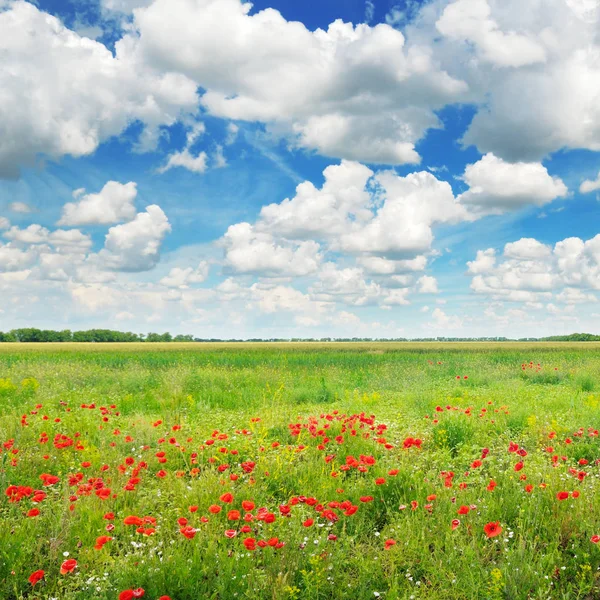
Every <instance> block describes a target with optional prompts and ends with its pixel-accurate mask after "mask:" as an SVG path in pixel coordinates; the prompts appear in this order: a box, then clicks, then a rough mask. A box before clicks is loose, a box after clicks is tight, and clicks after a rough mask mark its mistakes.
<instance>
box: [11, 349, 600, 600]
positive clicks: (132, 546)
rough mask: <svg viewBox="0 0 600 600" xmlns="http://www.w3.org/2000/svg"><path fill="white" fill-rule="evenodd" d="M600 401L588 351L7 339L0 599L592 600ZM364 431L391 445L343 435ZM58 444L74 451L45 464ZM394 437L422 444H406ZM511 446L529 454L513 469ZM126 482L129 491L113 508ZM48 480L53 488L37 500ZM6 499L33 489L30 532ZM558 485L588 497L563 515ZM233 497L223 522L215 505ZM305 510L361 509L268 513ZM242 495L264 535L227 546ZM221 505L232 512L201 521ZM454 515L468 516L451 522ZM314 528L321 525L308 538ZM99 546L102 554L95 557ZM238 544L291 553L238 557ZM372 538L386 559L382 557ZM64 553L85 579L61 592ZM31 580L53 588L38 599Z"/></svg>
mask: <svg viewBox="0 0 600 600" xmlns="http://www.w3.org/2000/svg"><path fill="white" fill-rule="evenodd" d="M530 362H531V363H532V366H531V368H530V366H529V365H530ZM438 363H441V364H438ZM538 363H539V364H540V365H541V366H540V367H539V368H538V367H537V365H538ZM523 366H524V368H523ZM457 376H459V377H460V379H457ZM465 376H467V379H464V377H465ZM599 391H600V345H599V344H593V343H587V344H566V343H559V344H546V343H535V344H513V343H506V344H504V343H503V344H482V343H476V344H469V343H453V344H447V345H444V344H428V343H421V344H419V343H414V344H411V343H408V344H401V343H382V344H373V343H364V344H361V343H358V344H319V343H314V344H286V343H278V344H255V345H251V344H123V345H118V344H106V345H103V344H27V345H22V344H0V415H1V418H0V443H4V444H5V446H4V447H3V449H2V452H1V453H0V492H2V499H0V598H2V599H3V600H16V599H21V598H45V599H49V598H60V599H61V600H63V599H64V600H75V599H77V600H79V599H83V598H98V599H101V600H103V599H113V598H118V597H119V593H120V592H121V591H123V590H127V589H135V588H138V587H141V588H143V589H144V590H145V595H144V598H150V599H152V600H154V599H158V598H159V597H160V596H161V595H168V596H169V597H170V598H172V599H173V600H184V599H185V600H187V599H189V600H196V599H198V598H211V599H215V600H216V599H219V600H229V599H233V598H253V599H263V598H264V599H287V598H291V599H301V600H316V599H323V600H324V599H329V598H352V599H354V598H358V599H363V598H364V599H367V598H377V597H380V598H384V599H405V598H406V599H409V598H415V599H418V598H423V599H425V598H427V599H434V600H436V599H446V598H447V599H457V600H458V599H465V598H506V599H520V598H523V599H526V598H535V599H537V598H539V599H542V598H559V599H571V598H586V599H592V598H598V597H600V581H599V577H600V547H599V546H600V544H599V545H596V544H594V543H592V542H591V541H590V538H591V536H592V535H596V534H600V503H599V502H598V498H599V494H600V482H599V480H598V466H597V465H596V464H595V461H596V459H600V442H599V438H598V437H596V436H595V435H589V432H590V430H589V428H591V431H592V432H593V431H594V430H597V429H600V393H599ZM40 404H41V405H42V407H41V408H40V409H37V410H36V409H35V406H36V405H40ZM82 404H85V405H88V406H89V405H90V404H95V406H96V407H95V408H94V409H89V408H81V405H82ZM111 405H114V406H115V407H116V408H114V409H111V408H110V406H111ZM447 406H449V407H450V409H447V408H446V407H447ZM100 407H104V408H106V409H107V410H106V411H105V413H106V414H105V415H103V414H102V413H101V411H100V410H99V408H100ZM437 407H439V410H436V408H437ZM482 409H483V410H482ZM484 411H485V412H484ZM117 412H118V413H119V414H116V413H117ZM361 414H363V415H365V417H363V421H364V420H365V419H366V418H370V416H371V415H375V417H374V422H375V423H377V424H380V423H383V424H385V425H386V426H387V428H386V429H381V430H378V431H372V430H371V428H372V427H373V426H372V425H370V424H368V423H364V422H363V423H362V425H363V428H362V429H361V428H360V424H361V423H360V419H359V420H354V421H352V420H350V421H349V420H348V416H349V415H361ZM23 415H28V416H27V418H26V421H25V425H22V424H21V423H22V417H23ZM342 415H346V417H345V418H344V419H342ZM44 416H47V417H48V418H47V419H46V420H45V419H44V418H43V417H44ZM103 417H104V418H106V419H107V420H106V421H103V420H102V419H103ZM310 417H315V421H314V427H312V428H302V429H301V433H300V436H299V437H296V436H294V435H292V430H291V429H290V427H289V426H290V425H291V424H297V423H304V424H308V423H309V421H308V419H309V418H310ZM55 419H60V421H59V422H55ZM256 419H260V420H256ZM158 420H162V424H160V425H157V426H153V424H156V422H157V421H158ZM351 424H354V427H353V426H352V425H351ZM174 425H177V426H179V425H180V426H181V429H180V430H175V431H173V429H172V427H173V426H174ZM326 425H329V429H326V428H325V426H326ZM344 427H345V428H346V431H344ZM580 428H583V433H582V435H581V436H579V433H580ZM352 429H355V431H356V435H352V433H351V430H352ZM244 430H245V433H244ZM311 431H312V433H311ZM42 432H45V433H47V434H48V438H49V441H48V442H44V443H40V436H41V434H42ZM215 432H217V433H215ZM319 432H321V433H320V434H319ZM551 432H553V433H555V434H556V436H555V437H554V438H553V439H551V438H550V437H549V434H551ZM220 433H223V434H226V435H227V438H226V439H222V440H219V439H218V436H219V434H220ZM365 433H368V434H369V437H365V436H364V434H365ZM57 434H64V435H66V436H68V437H69V438H71V439H72V440H73V441H74V443H75V444H76V443H77V442H81V444H82V446H83V448H82V449H80V450H77V449H76V448H75V446H74V445H73V446H69V447H66V448H62V449H57V448H55V447H54V445H53V442H54V436H55V435H57ZM77 434H78V435H77ZM313 434H316V435H317V437H314V436H313ZM323 435H326V436H327V437H328V438H329V441H328V442H325V443H324V442H323ZM126 436H131V441H126ZM337 436H342V437H341V438H339V441H336V437H337ZM408 436H411V437H413V438H420V439H421V440H422V446H421V448H417V447H412V448H408V449H405V448H403V441H404V440H405V438H407V437H408ZM163 438H164V441H161V439H163ZM169 438H175V441H176V443H170V442H169ZM378 438H385V442H386V443H387V444H388V445H391V446H392V447H390V448H386V447H385V445H384V443H378V442H377V439H378ZM567 438H569V440H570V441H571V442H572V443H567V441H566V440H567ZM210 439H214V440H215V443H214V444H212V445H207V444H206V441H207V440H210ZM9 440H13V442H12V443H11V442H9ZM510 442H514V443H516V444H518V445H519V446H520V447H522V448H525V449H526V451H527V456H525V457H523V458H521V457H519V456H517V455H516V454H514V453H510V452H508V448H509V443H510ZM320 445H322V446H321V447H319V446H320ZM548 446H552V447H553V451H552V452H548V451H547V447H548ZM302 447H303V448H302ZM219 448H224V449H226V450H227V452H220V451H219ZM483 448H487V449H488V450H489V454H488V455H487V457H486V458H484V459H483V460H482V465H481V466H479V467H475V468H473V467H472V466H471V465H472V463H473V461H474V460H477V459H481V455H482V449H483ZM15 449H16V450H17V452H16V453H14V450H15ZM161 450H162V451H164V452H165V457H166V458H167V462H165V463H159V460H158V458H157V456H156V454H157V452H159V451H161ZM232 450H233V451H234V452H235V453H234V454H232V453H231V451H232ZM361 455H363V456H372V457H373V458H374V459H375V464H374V465H367V466H366V468H367V470H366V472H360V471H359V470H357V469H356V468H350V469H349V470H347V471H345V470H343V468H340V467H342V466H343V465H344V464H345V463H346V457H348V456H352V457H355V458H359V457H360V456H361ZM553 455H556V456H557V458H556V459H555V460H556V463H555V464H556V466H554V463H553V460H552V456H553ZM44 456H47V458H44ZM127 457H131V458H132V459H133V465H127V464H126V462H125V459H126V458H127ZM326 457H328V461H326V460H325V458H326ZM329 457H331V459H330V460H329ZM562 457H564V459H563V458H562ZM580 459H584V460H587V461H588V463H587V464H585V465H580V464H578V461H579V460H580ZM519 460H522V461H523V462H524V468H523V470H521V471H518V472H517V471H515V470H514V466H515V464H516V463H517V462H518V461H519ZM140 461H142V462H144V463H146V465H147V466H143V465H142V466H141V467H140ZM247 461H253V462H254V463H255V466H254V469H253V471H252V473H247V472H246V471H245V470H244V468H243V467H242V463H244V464H246V463H247ZM84 462H89V463H90V466H89V467H83V466H82V463H84ZM102 465H107V466H108V467H109V469H108V470H106V471H103V470H102V469H101V467H102ZM119 465H122V471H120V470H119ZM219 465H228V466H227V468H226V469H224V470H221V471H219V468H218V467H219ZM136 467H140V468H139V479H140V481H139V483H137V484H136V485H135V486H134V488H135V489H134V490H131V491H126V490H125V489H124V488H125V486H126V485H127V483H128V481H130V480H131V477H132V469H134V468H136ZM194 469H198V471H197V472H196V471H194ZM569 469H571V470H575V471H574V472H575V473H578V472H585V474H586V475H585V477H582V481H580V480H579V479H578V478H577V477H576V476H574V474H573V472H570V471H569ZM161 470H164V471H165V476H164V477H159V476H157V474H158V473H159V472H160V471H161ZM390 470H393V471H392V472H396V471H397V473H395V474H393V475H389V474H388V473H389V471H390ZM448 471H452V472H454V473H455V475H454V478H453V481H452V487H446V486H445V485H444V482H445V480H446V477H445V476H443V475H441V473H442V472H448ZM332 472H333V474H334V475H335V476H332ZM467 472H468V473H469V474H468V475H467ZM42 473H50V474H52V475H57V476H58V477H59V478H60V481H59V482H58V483H56V484H54V485H50V486H47V487H44V486H42V481H40V479H39V475H40V474H42ZM77 473H82V474H83V477H82V480H81V481H80V482H75V481H71V483H73V485H70V482H69V479H70V478H71V477H72V476H73V475H75V474H77ZM231 474H234V475H237V476H238V477H237V479H236V480H235V481H232V480H231V479H230V475H231ZM523 475H525V476H526V479H522V478H521V476H523ZM380 477H382V478H384V479H385V482H384V483H383V484H382V485H377V484H376V483H375V480H376V479H377V478H380ZM491 479H493V480H494V481H495V482H496V484H497V485H496V487H495V489H494V490H493V491H488V490H487V486H488V484H489V482H490V480H491ZM90 480H91V484H90V486H89V487H85V486H84V484H86V482H87V483H90ZM461 483H462V484H467V485H466V486H461V485H460V484H461ZM528 484H531V485H532V486H533V489H532V491H531V492H530V493H529V492H527V491H526V490H525V486H526V485H528ZM540 484H544V485H545V487H540ZM10 485H17V486H18V485H21V486H30V487H31V488H32V490H44V491H45V492H46V493H47V497H46V498H45V499H44V500H43V501H42V502H40V503H39V504H38V505H37V507H38V508H39V510H40V515H39V516H36V517H32V518H29V517H27V516H26V515H27V512H28V511H29V510H30V509H31V508H32V507H34V506H35V505H34V504H33V503H32V501H31V496H29V497H24V498H23V499H22V500H21V501H20V502H9V498H8V496H6V495H5V493H4V491H5V490H6V489H7V488H9V486H10ZM82 486H84V487H82ZM93 486H96V487H97V488H101V487H105V488H110V490H111V497H109V498H107V499H106V500H102V499H100V498H99V497H98V496H96V494H95V489H96V488H94V487H93ZM563 490H566V491H569V492H573V491H577V492H579V494H580V495H579V497H577V498H574V497H572V496H570V497H569V498H568V499H566V500H564V501H559V500H557V498H556V494H557V493H558V492H559V491H563ZM225 492H231V493H232V494H233V496H234V501H233V504H232V505H231V507H229V506H226V505H225V504H224V503H223V502H222V501H220V500H219V498H220V496H221V495H222V494H223V493H225ZM88 493H89V495H88ZM112 495H114V496H115V497H112ZM432 495H435V496H436V498H435V499H434V500H427V498H428V497H430V496H432ZM299 496H305V497H309V498H310V497H314V498H316V499H317V500H318V502H319V503H321V504H323V505H324V506H323V510H324V509H326V508H327V504H328V503H329V502H336V501H337V502H343V501H345V500H348V501H349V503H350V504H351V505H352V506H358V510H357V511H356V513H355V514H352V515H345V514H343V513H344V510H343V509H340V508H339V507H336V505H335V504H334V508H333V510H334V512H335V513H336V516H337V518H338V520H337V521H335V522H332V521H330V520H329V519H328V518H327V515H326V514H323V511H315V509H314V507H311V506H309V505H308V504H306V503H304V502H298V503H297V504H293V505H290V506H291V512H290V516H289V517H286V516H282V515H281V514H280V508H279V507H280V506H281V505H287V504H290V500H291V499H292V498H294V497H299ZM364 496H372V497H373V501H371V502H366V503H364V502H361V500H360V498H361V497H364ZM72 497H75V498H76V500H74V501H73V500H71V498H72ZM246 499H247V500H253V501H254V502H255V503H256V509H258V508H259V507H265V508H267V509H268V510H269V511H270V512H272V513H273V514H275V515H276V519H275V521H274V522H273V523H268V522H265V521H263V520H254V521H252V522H250V523H249V526H250V527H251V528H252V531H251V532H250V533H241V532H240V527H241V525H240V524H239V523H237V522H234V521H227V518H226V513H227V511H228V510H229V509H230V508H235V509H240V503H241V501H242V500H246ZM411 502H416V503H418V506H417V507H416V508H415V509H414V510H413V508H412V506H411ZM213 504H219V505H221V506H223V507H224V508H225V510H223V511H222V512H221V513H219V514H218V515H213V514H211V513H210V512H209V511H208V507H209V506H210V505H213ZM426 505H431V506H428V507H427V508H426ZM461 505H465V506H469V505H472V506H473V507H474V508H473V509H472V510H471V511H470V512H469V513H468V514H466V515H458V514H457V511H458V508H459V507H460V506H461ZM190 506H198V511H197V512H193V513H192V512H190V511H189V507H190ZM402 507H405V508H402ZM256 509H255V510H254V511H252V514H254V516H255V517H256V515H257V514H258V513H257V510H256ZM107 512H114V514H115V519H114V521H112V522H113V523H114V530H113V531H111V532H107V531H106V525H107V523H108V521H107V520H105V519H104V518H103V515H104V514H105V513H107ZM242 514H243V511H242ZM128 515H137V516H141V517H143V516H152V517H154V518H156V532H155V533H154V534H153V535H151V536H149V537H148V536H144V535H142V534H139V533H136V532H135V527H131V526H126V525H124V524H123V519H124V518H125V517H126V516H128ZM181 517H185V518H187V519H188V521H189V525H190V526H192V527H193V528H194V529H197V531H196V533H195V536H194V538H193V539H187V538H186V537H185V536H184V535H183V534H182V533H181V532H180V529H181V527H182V526H181V525H179V524H178V519H179V518H181ZM201 517H206V518H207V519H208V520H207V522H202V520H201ZM309 517H310V518H313V519H314V520H315V524H314V525H312V526H311V527H304V526H303V525H302V523H303V522H304V521H305V520H306V519H307V518H309ZM456 518H458V519H460V521H461V523H460V525H459V526H458V527H457V528H456V529H455V530H452V528H451V522H452V520H453V519H456ZM496 521H498V522H499V523H500V525H501V527H502V534H501V535H499V536H498V537H494V538H490V539H488V538H487V537H486V535H485V534H484V529H483V528H484V525H485V524H486V523H489V522H496ZM229 528H234V529H236V531H238V534H237V535H236V537H234V538H233V539H229V538H227V537H226V536H225V535H224V532H225V530H226V529H229ZM101 535H109V536H111V537H113V540H111V541H110V542H108V543H107V544H106V545H105V546H104V547H103V548H102V550H95V549H94V544H95V541H96V539H97V538H98V536H101ZM329 535H335V536H336V537H337V539H336V540H335V541H333V540H329V539H328V536H329ZM248 537H252V538H253V539H255V540H256V542H259V541H261V542H262V541H263V540H269V539H272V538H275V537H276V538H278V541H280V542H283V543H284V546H283V547H280V548H274V547H270V546H267V547H265V548H260V547H257V548H256V550H246V548H245V547H244V545H243V543H242V541H243V539H245V538H248ZM385 540H394V541H395V542H396V544H395V545H392V546H390V548H389V549H387V550H386V549H385V543H384V542H385ZM67 552H68V553H69V558H75V559H76V560H77V567H76V569H75V570H74V571H73V572H72V573H68V574H65V575H61V574H60V573H59V569H60V566H61V563H62V562H63V561H64V560H65V558H66V557H65V555H64V553H67ZM37 569H43V570H44V571H45V576H44V579H42V580H41V581H40V582H39V583H37V584H36V585H35V586H33V587H32V586H31V584H30V583H29V582H28V580H27V578H28V577H29V575H30V574H31V573H32V572H33V571H35V570H37ZM377 594H379V596H377Z"/></svg>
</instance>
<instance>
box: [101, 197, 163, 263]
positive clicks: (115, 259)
mask: <svg viewBox="0 0 600 600" xmlns="http://www.w3.org/2000/svg"><path fill="white" fill-rule="evenodd" d="M170 231H171V225H170V223H169V220H168V219H167V216H166V215H165V213H164V212H163V211H162V209H161V208H160V207H159V206H157V205H156V204H152V205H150V206H148V207H147V208H146V211H145V212H141V213H138V214H137V215H136V217H135V219H133V220H132V221H130V222H129V223H125V224H123V225H116V226H115V227H111V228H110V229H109V230H108V233H107V234H106V239H105V242H104V248H103V249H102V250H101V251H100V252H99V253H98V258H99V259H100V262H101V264H102V265H103V266H105V267H106V268H107V269H112V270H116V271H147V270H149V269H152V268H153V267H154V266H155V265H156V264H157V262H158V260H159V258H160V245H161V242H162V240H163V238H164V236H165V235H166V234H167V233H168V232H170Z"/></svg>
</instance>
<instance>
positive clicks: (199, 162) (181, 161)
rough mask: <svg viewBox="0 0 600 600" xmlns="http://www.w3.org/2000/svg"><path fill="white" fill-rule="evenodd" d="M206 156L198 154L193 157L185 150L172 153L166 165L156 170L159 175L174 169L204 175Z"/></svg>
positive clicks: (203, 153)
mask: <svg viewBox="0 0 600 600" xmlns="http://www.w3.org/2000/svg"><path fill="white" fill-rule="evenodd" d="M207 158H208V156H207V154H206V152H204V151H202V152H199V153H198V154H197V155H196V156H194V155H193V154H192V153H191V152H190V151H189V150H188V149H187V148H185V149H184V150H182V151H181V152H173V153H172V154H169V156H168V158H167V163H166V164H165V165H164V166H162V167H161V168H160V169H158V172H159V173H166V172H167V171H169V170H170V169H173V168H174V167H183V168H184V169H187V170H188V171H191V172H192V173H204V171H206V160H207Z"/></svg>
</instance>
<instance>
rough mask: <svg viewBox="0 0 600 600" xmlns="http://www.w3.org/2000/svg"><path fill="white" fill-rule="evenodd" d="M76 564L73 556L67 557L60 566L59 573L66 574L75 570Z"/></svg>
mask: <svg viewBox="0 0 600 600" xmlns="http://www.w3.org/2000/svg"><path fill="white" fill-rule="evenodd" d="M76 566H77V561H76V560H75V559H74V558H68V559H67V560H65V562H63V564H62V565H61V566H60V574H61V575H66V574H67V573H71V572H73V571H74V570H75V567H76Z"/></svg>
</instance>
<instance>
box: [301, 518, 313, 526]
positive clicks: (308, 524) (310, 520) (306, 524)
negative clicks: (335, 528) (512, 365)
mask: <svg viewBox="0 0 600 600" xmlns="http://www.w3.org/2000/svg"><path fill="white" fill-rule="evenodd" d="M314 522H315V521H314V519H306V521H304V523H302V525H303V526H304V527H310V526H311V525H312V524H313V523H314Z"/></svg>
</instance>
